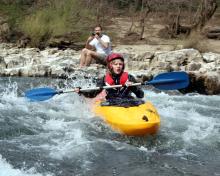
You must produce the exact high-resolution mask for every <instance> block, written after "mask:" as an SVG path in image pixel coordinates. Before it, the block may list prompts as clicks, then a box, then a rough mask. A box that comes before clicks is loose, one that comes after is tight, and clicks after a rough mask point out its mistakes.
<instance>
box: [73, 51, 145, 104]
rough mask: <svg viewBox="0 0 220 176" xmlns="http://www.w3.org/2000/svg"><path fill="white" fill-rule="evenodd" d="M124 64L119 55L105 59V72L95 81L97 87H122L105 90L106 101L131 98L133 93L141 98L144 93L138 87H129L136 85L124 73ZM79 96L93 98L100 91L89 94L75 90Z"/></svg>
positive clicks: (128, 75) (131, 77) (112, 54)
mask: <svg viewBox="0 0 220 176" xmlns="http://www.w3.org/2000/svg"><path fill="white" fill-rule="evenodd" d="M124 68H125V63H124V58H123V56H122V55H121V54H118V53H111V54H110V55H109V56H108V57H107V72H106V75H105V76H104V77H103V78H102V79H100V80H98V81H97V87H103V86H111V85H123V86H122V87H119V88H112V89H106V90H105V91H106V97H105V98H106V99H107V100H109V99H115V98H127V99H129V98H133V97H132V96H131V93H134V94H135V95H136V97H137V98H143V97H144V92H143V90H142V89H140V88H139V87H138V86H131V85H132V84H133V83H136V80H135V78H134V77H133V76H132V75H130V74H128V73H127V72H125V71H124ZM75 91H76V92H77V93H79V94H83V95H84V96H85V97H89V98H94V97H96V96H97V95H98V94H99V93H100V92H101V91H102V90H101V89H100V90H95V91H90V92H80V89H79V88H76V90H75Z"/></svg>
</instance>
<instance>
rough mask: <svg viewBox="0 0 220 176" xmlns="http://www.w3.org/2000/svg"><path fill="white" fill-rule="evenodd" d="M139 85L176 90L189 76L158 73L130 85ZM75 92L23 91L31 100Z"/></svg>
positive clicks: (182, 85)
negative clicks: (142, 81) (141, 81)
mask: <svg viewBox="0 0 220 176" xmlns="http://www.w3.org/2000/svg"><path fill="white" fill-rule="evenodd" d="M139 85H152V86H154V87H155V88H157V89H160V90H176V89H182V88H185V87H187V86H188V85H189V76H188V74H187V73H186V72H168V73H160V74H159V75H157V76H156V77H154V79H153V80H151V81H147V82H144V83H134V84H132V85H131V86H139ZM122 86H123V85H113V86H103V87H95V88H86V89H80V91H81V92H85V91H87V92H88V91H92V90H99V89H112V88H117V87H122ZM69 92H75V90H74V89H72V90H55V89H53V88H48V87H45V88H35V89H31V90H28V91H26V92H25V97H27V98H28V99H30V100H32V101H44V100H48V99H50V98H52V97H53V96H54V95H56V94H62V93H69Z"/></svg>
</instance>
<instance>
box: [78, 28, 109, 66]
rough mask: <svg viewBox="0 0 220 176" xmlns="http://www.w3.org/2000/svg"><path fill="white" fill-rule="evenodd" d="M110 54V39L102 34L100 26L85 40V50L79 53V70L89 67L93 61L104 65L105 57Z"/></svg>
mask: <svg viewBox="0 0 220 176" xmlns="http://www.w3.org/2000/svg"><path fill="white" fill-rule="evenodd" d="M94 49H95V50H94ZM110 53H111V46H110V38H109V37H108V36H107V35H104V34H102V27H101V26H96V27H95V28H94V32H93V33H92V35H91V36H89V38H88V39H87V41H86V46H85V48H84V49H83V50H82V52H81V56H80V68H82V67H84V66H89V65H90V64H91V63H92V61H93V60H94V61H96V63H101V64H104V65H105V64H106V57H107V56H108V55H109V54H110Z"/></svg>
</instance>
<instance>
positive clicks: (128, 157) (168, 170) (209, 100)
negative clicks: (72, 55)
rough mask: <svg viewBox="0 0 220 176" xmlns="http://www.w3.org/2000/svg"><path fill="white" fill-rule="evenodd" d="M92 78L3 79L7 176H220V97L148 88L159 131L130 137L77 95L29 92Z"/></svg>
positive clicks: (0, 106)
mask: <svg viewBox="0 0 220 176" xmlns="http://www.w3.org/2000/svg"><path fill="white" fill-rule="evenodd" d="M42 86H49V87H53V88H56V89H62V88H63V87H65V88H66V89H70V88H72V87H77V86H80V87H84V88H85V87H90V86H94V83H93V80H92V79H89V80H85V79H83V78H80V79H79V80H76V79H72V78H70V79H68V81H62V80H50V79H40V78H38V79H36V78H34V79H32V78H0V175H3V176H4V175H13V176H14V175H16V176H20V175H24V176H26V175H30V176H32V175H33V176H38V175H39V176H41V175H43V176H45V175H46V176H47V175H48V176H50V175H58V176H59V175H60V176H61V175H62V176H63V175H65V176H70V175H71V176H72V175H100V176H101V175H146V173H148V174H149V175H207V176H208V175H216V176H217V175H220V169H219V162H220V158H219V156H220V150H219V148H220V142H219V141H220V137H219V136H220V135H219V129H220V128H219V127H220V104H219V102H220V96H203V95H193V96H191V95H185V96H183V95H169V94H167V93H155V92H153V91H149V90H145V94H146V97H145V99H146V100H148V101H151V102H152V103H153V104H154V105H155V106H156V108H157V110H158V112H159V114H160V116H161V127H160V131H159V133H158V134H157V135H155V136H146V137H128V136H124V135H122V134H118V133H116V132H114V131H112V130H111V129H110V128H109V126H108V125H107V124H105V123H104V122H103V121H102V120H100V119H99V118H94V114H93V113H92V112H91V110H90V106H89V103H87V100H85V99H84V98H83V97H82V96H78V95H77V94H75V93H69V94H61V95H56V96H54V97H53V98H51V99H50V100H47V101H45V102H30V101H28V100H27V99H26V98H25V97H24V92H25V91H26V90H28V89H31V88H36V87H42Z"/></svg>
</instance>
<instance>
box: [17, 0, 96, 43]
mask: <svg viewBox="0 0 220 176" xmlns="http://www.w3.org/2000/svg"><path fill="white" fill-rule="evenodd" d="M93 20H94V18H93V16H92V13H91V11H90V10H89V9H85V8H83V7H82V4H81V3H80V1H77V0H64V1H60V0H54V1H53V3H50V5H49V6H48V7H44V8H42V9H36V11H35V12H34V13H33V14H31V15H29V16H27V17H26V18H24V20H23V22H22V24H21V26H20V28H21V29H22V31H23V32H24V33H26V34H27V35H28V36H29V37H30V38H31V41H32V45H33V46H38V45H39V44H40V42H46V41H47V40H49V39H50V38H51V37H54V36H60V35H63V34H67V33H74V32H78V33H79V36H75V37H76V38H75V40H76V41H77V40H80V39H82V38H83V37H81V36H83V34H84V32H85V31H86V32H87V35H88V26H91V25H92V22H93ZM77 37H78V38H77Z"/></svg>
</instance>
